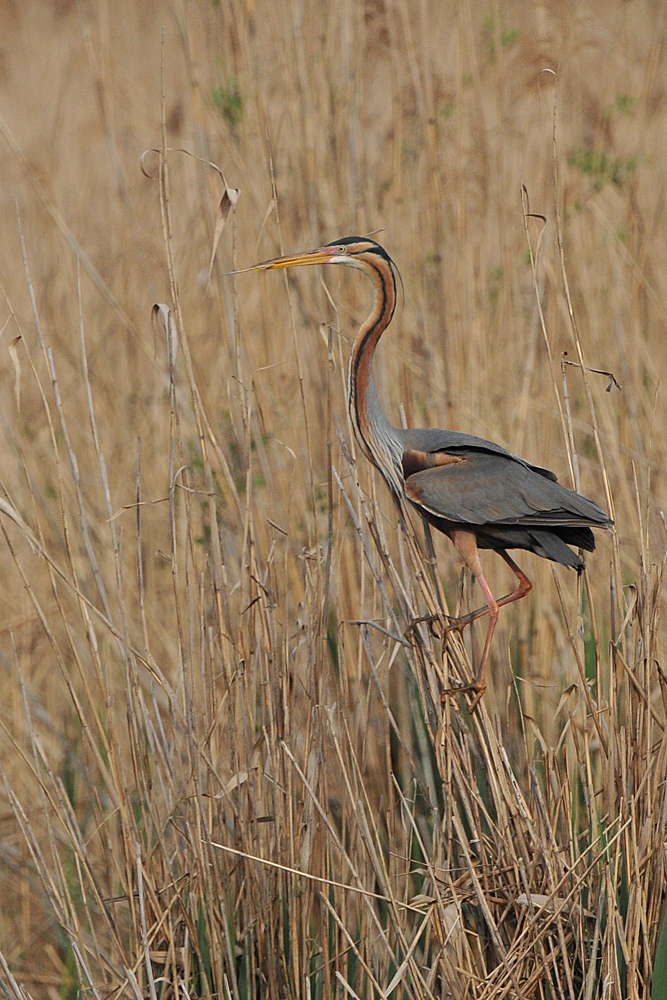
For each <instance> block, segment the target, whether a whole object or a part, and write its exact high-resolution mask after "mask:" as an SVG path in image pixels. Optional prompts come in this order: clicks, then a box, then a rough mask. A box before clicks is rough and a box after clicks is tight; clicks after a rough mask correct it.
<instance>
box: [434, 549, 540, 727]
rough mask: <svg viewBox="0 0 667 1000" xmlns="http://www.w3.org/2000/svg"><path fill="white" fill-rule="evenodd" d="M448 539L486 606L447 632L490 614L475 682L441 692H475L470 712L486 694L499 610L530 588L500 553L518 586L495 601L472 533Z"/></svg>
mask: <svg viewBox="0 0 667 1000" xmlns="http://www.w3.org/2000/svg"><path fill="white" fill-rule="evenodd" d="M451 538H452V541H453V542H454V545H455V546H456V548H457V549H458V551H459V553H460V555H461V556H462V558H463V559H464V561H465V562H466V564H467V565H468V567H469V568H470V570H471V571H472V573H473V575H474V576H475V577H476V578H477V581H478V583H479V585H480V587H481V588H482V592H483V594H484V596H485V598H486V602H487V603H486V607H483V608H478V609H477V610H476V611H472V612H470V614H468V615H463V616H462V617H461V618H458V619H457V620H456V623H455V624H452V625H451V626H448V629H449V628H457V627H458V628H460V627H462V625H467V624H469V623H470V622H473V621H475V620H476V619H477V618H481V617H482V616H483V615H486V614H488V615H489V627H488V629H487V633H486V639H485V641H484V651H483V652H482V659H481V661H480V664H479V669H478V671H477V674H476V676H475V678H474V680H473V681H472V682H471V683H470V684H469V685H467V686H466V687H461V688H454V689H452V690H448V691H444V692H443V697H445V696H447V695H448V694H453V693H455V692H458V691H474V692H475V698H474V699H473V701H472V703H471V705H470V711H471V712H473V711H474V710H475V708H476V707H477V705H478V704H479V701H480V699H481V697H482V695H483V694H484V692H485V691H486V676H485V675H486V664H487V662H488V658H489V650H490V648H491V640H492V638H493V633H494V631H495V628H496V623H497V621H498V611H499V608H501V607H502V606H504V605H506V604H511V603H512V602H513V601H518V600H520V599H521V598H522V597H525V596H526V594H528V593H529V592H530V590H531V589H532V586H533V585H532V583H531V582H530V580H529V579H528V577H527V576H526V574H525V573H524V572H523V570H522V569H521V568H520V567H519V566H517V564H516V563H515V562H514V560H513V559H512V558H511V557H510V556H508V554H507V552H505V551H504V550H500V551H499V555H501V556H502V557H503V559H504V560H505V562H506V563H507V565H508V566H509V568H510V569H511V570H512V572H513V573H514V575H515V576H516V578H517V580H518V581H519V585H518V587H517V588H516V590H514V591H512V593H511V594H507V595H506V596H505V597H502V598H501V599H500V600H499V601H497V600H496V599H495V597H494V596H493V594H492V593H491V588H490V587H489V585H488V583H487V582H486V579H485V578H484V574H483V573H482V564H481V562H480V560H479V553H478V550H477V538H476V536H475V535H474V533H473V532H471V531H454V532H452V534H451Z"/></svg>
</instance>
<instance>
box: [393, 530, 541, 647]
mask: <svg viewBox="0 0 667 1000" xmlns="http://www.w3.org/2000/svg"><path fill="white" fill-rule="evenodd" d="M496 551H497V552H498V555H499V556H502V558H503V559H504V560H505V562H506V563H507V565H508V566H509V568H510V569H511V570H512V572H513V573H514V575H515V576H516V578H517V580H518V581H519V585H518V587H517V588H516V590H513V591H512V593H511V594H506V595H505V596H504V597H501V598H499V599H498V600H497V601H496V604H497V605H498V607H499V608H502V607H504V606H505V605H506V604H512V602H513V601H520V600H521V598H522V597H525V596H526V594H529V593H530V592H531V590H532V589H533V584H532V581H531V580H529V578H528V577H527V576H526V574H525V573H524V571H523V570H522V569H521V567H520V566H517V564H516V563H515V562H514V560H513V559H512V558H511V557H510V556H508V554H507V552H505V551H504V549H497V550H496ZM464 558H465V557H464ZM466 562H467V560H466ZM480 568H481V567H480ZM478 579H479V577H478ZM480 585H481V584H480ZM488 613H489V606H488V604H487V605H485V606H484V607H483V608H477V610H476V611H470V612H469V613H468V614H467V615H459V617H458V618H450V619H449V623H448V624H447V625H445V632H451V631H453V630H454V629H458V630H459V631H461V630H463V629H464V628H465V626H466V625H470V624H471V623H472V622H474V621H477V619H478V618H482V617H483V616H484V615H487V614H488ZM439 618H440V616H439V615H423V616H422V617H421V618H415V619H414V621H412V622H411V623H410V627H409V628H408V629H406V632H409V631H410V630H411V629H413V628H414V626H415V625H417V624H419V622H437V621H438V620H439Z"/></svg>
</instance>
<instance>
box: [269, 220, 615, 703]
mask: <svg viewBox="0 0 667 1000" xmlns="http://www.w3.org/2000/svg"><path fill="white" fill-rule="evenodd" d="M306 264H343V265H345V266H347V267H355V268H357V269H358V270H359V271H363V272H364V274H366V275H367V276H368V277H369V278H370V280H371V282H372V284H373V289H374V293H375V294H374V300H373V308H372V310H371V313H370V315H369V316H368V318H367V319H366V321H365V322H364V323H362V325H361V327H360V329H359V333H358V334H357V339H356V341H355V344H354V347H353V349H352V354H351V356H350V368H349V383H348V405H349V410H350V418H351V420H352V425H353V427H354V430H355V433H356V436H357V439H358V441H359V444H360V446H361V448H362V450H363V452H364V454H365V455H366V457H367V458H368V459H369V461H371V462H372V463H373V465H374V466H375V467H376V468H377V469H378V471H379V472H380V473H381V474H382V476H383V477H384V479H385V481H386V483H387V485H388V486H389V489H390V490H391V492H392V494H393V496H394V498H395V499H396V501H397V502H398V503H399V505H400V501H401V499H405V500H407V502H408V503H409V504H410V505H411V506H412V507H413V508H415V509H416V510H417V511H418V512H419V513H420V515H421V516H422V517H423V518H424V519H425V520H426V521H428V523H429V524H431V525H433V527H434V528H437V529H438V530H439V531H441V532H443V533H444V534H445V535H448V537H449V538H450V539H451V540H452V542H453V543H454V545H455V547H456V549H457V550H458V552H459V555H460V556H461V557H462V559H463V561H464V562H465V563H466V565H467V566H468V567H469V569H470V570H471V572H472V574H473V576H474V577H475V578H476V579H477V581H478V583H479V585H480V587H481V588H482V591H483V593H484V597H485V598H486V606H485V607H483V608H479V609H478V610H477V611H473V612H471V613H470V614H468V615H464V616H462V617H461V618H458V619H454V622H453V624H451V625H449V626H448V628H453V627H454V628H460V627H462V626H463V625H465V624H468V623H469V622H472V621H474V620H475V619H476V618H480V617H481V616H482V615H487V614H488V616H489V627H488V629H487V633H486V640H485V643H484V650H483V652H482V658H481V660H480V663H479V669H478V671H477V674H476V676H475V678H474V679H473V681H472V682H471V683H470V684H468V685H467V686H463V687H460V688H457V689H456V690H457V691H472V692H474V694H475V697H474V699H473V701H472V703H471V705H470V711H471V712H472V711H473V709H474V708H475V707H476V705H477V704H478V703H479V700H480V698H481V697H482V695H483V693H484V691H485V690H486V679H485V673H486V664H487V661H488V658H489V648H490V646H491V639H492V637H493V632H494V629H495V627H496V622H497V620H498V609H499V608H500V607H502V606H503V605H505V604H511V603H512V602H513V601H518V600H519V599H520V598H521V597H525V595H526V594H527V593H528V592H529V591H530V590H531V588H532V583H531V581H530V580H529V579H528V577H527V576H526V574H525V573H524V572H523V570H522V569H521V568H520V567H519V566H517V564H516V563H515V562H514V560H513V559H512V558H511V557H510V556H509V555H508V552H507V550H508V549H527V550H528V551H529V552H535V553H536V554H537V555H538V556H542V557H543V558H544V559H551V560H552V561H553V562H557V563H561V564H562V565H563V566H571V567H573V568H574V569H576V570H577V571H581V570H582V569H583V567H584V564H583V562H582V560H581V559H580V557H579V556H578V555H577V554H576V553H575V552H573V551H572V549H571V548H569V546H570V545H574V546H576V547H577V548H579V549H586V550H587V551H588V552H592V551H593V549H594V548H595V538H594V537H593V532H592V531H591V528H608V527H610V526H611V524H612V522H611V520H610V519H609V518H608V517H607V515H606V514H605V512H604V511H603V510H602V509H601V508H600V507H598V505H597V504H596V503H595V502H594V501H593V500H589V499H588V497H585V496H582V495H581V494H579V493H575V492H573V491H572V490H569V489H567V488H566V487H565V486H561V485H560V483H559V482H558V481H557V479H556V476H555V475H554V474H553V472H549V470H547V469H542V468H540V467H539V466H537V465H532V464H531V463H530V462H526V461H525V460H524V459H522V458H518V457H517V456H516V455H513V454H511V452H509V451H506V450H505V449H504V448H502V447H501V446H500V445H497V444H494V443H493V441H485V440H484V439H483V438H478V437H473V436H472V435H470V434H461V433H459V432H458V431H451V430H439V429H436V428H409V429H407V430H403V429H401V428H400V427H394V425H393V424H392V423H391V421H390V420H389V419H388V417H387V416H386V414H385V412H384V410H383V409H382V406H381V405H380V401H379V399H378V395H377V391H376V388H375V380H374V378H373V357H374V354H375V348H376V347H377V345H378V343H379V340H380V337H381V336H382V334H383V332H384V331H385V329H386V328H387V326H388V325H389V323H390V322H391V319H392V317H393V315H394V309H395V307H396V272H395V270H394V263H393V261H392V259H391V257H390V256H389V254H388V253H387V252H386V250H384V248H383V247H381V246H380V245H379V243H376V242H375V241H374V240H371V239H369V238H368V237H362V236H347V237H345V238H344V239H340V240H335V241H334V242H332V243H328V244H327V245H326V246H324V247H320V248H319V249H318V250H312V251H310V252H308V253H300V254H296V255H295V256H289V257H277V258H275V259H274V260H268V261H265V262H264V263H262V264H257V265H256V266H255V267H253V268H251V269H250V270H253V271H255V270H261V271H263V270H269V269H272V268H285V267H300V266H303V265H306ZM479 549H493V550H494V551H495V552H497V553H498V555H500V556H502V558H503V559H504V560H505V562H506V563H507V565H508V566H509V568H510V569H511V570H512V572H513V573H514V575H515V577H516V579H517V581H518V583H517V587H516V589H515V590H514V591H512V593H511V594H507V595H506V596H505V597H502V598H500V599H498V600H497V599H496V598H495V597H494V596H493V594H492V592H491V589H490V587H489V585H488V583H487V582H486V580H485V578H484V573H483V572H482V564H481V562H480V558H479V551H478V550H479ZM421 620H426V619H421Z"/></svg>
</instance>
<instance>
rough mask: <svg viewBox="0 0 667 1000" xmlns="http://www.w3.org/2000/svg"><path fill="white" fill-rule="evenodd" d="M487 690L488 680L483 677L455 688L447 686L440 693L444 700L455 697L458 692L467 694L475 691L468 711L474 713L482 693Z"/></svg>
mask: <svg viewBox="0 0 667 1000" xmlns="http://www.w3.org/2000/svg"><path fill="white" fill-rule="evenodd" d="M485 691H486V681H485V680H483V679H479V680H478V679H477V678H476V679H475V680H474V681H471V682H470V683H469V684H461V685H460V686H459V687H454V688H445V690H444V691H442V692H441V694H440V700H441V701H443V702H444V701H446V700H447V698H453V697H454V696H455V695H457V694H467V693H468V692H474V694H475V697H474V698H473V700H472V701H471V702H470V704H469V705H468V711H469V712H470V714H471V715H472V713H473V712H474V711H475V709H476V708H477V706H478V705H479V703H480V700H481V698H482V695H483V694H484V692H485Z"/></svg>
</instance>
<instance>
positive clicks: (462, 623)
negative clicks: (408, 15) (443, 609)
mask: <svg viewBox="0 0 667 1000" xmlns="http://www.w3.org/2000/svg"><path fill="white" fill-rule="evenodd" d="M471 621H472V618H471V617H470V615H462V616H461V617H460V618H453V617H451V616H450V615H421V617H420V618H413V619H412V621H411V622H410V624H409V625H408V627H407V628H406V630H405V632H404V633H403V635H404V636H405V638H406V639H409V638H410V633H412V632H414V630H415V628H416V627H417V625H422V624H426V625H428V626H429V627H430V631H431V635H432V636H433V638H434V639H444V637H445V636H446V635H447V633H448V632H462V631H463V629H464V628H465V627H466V625H469V624H470V622H471ZM436 625H441V626H442V627H443V634H442V635H440V633H439V632H437V631H436V628H435V626H436Z"/></svg>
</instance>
